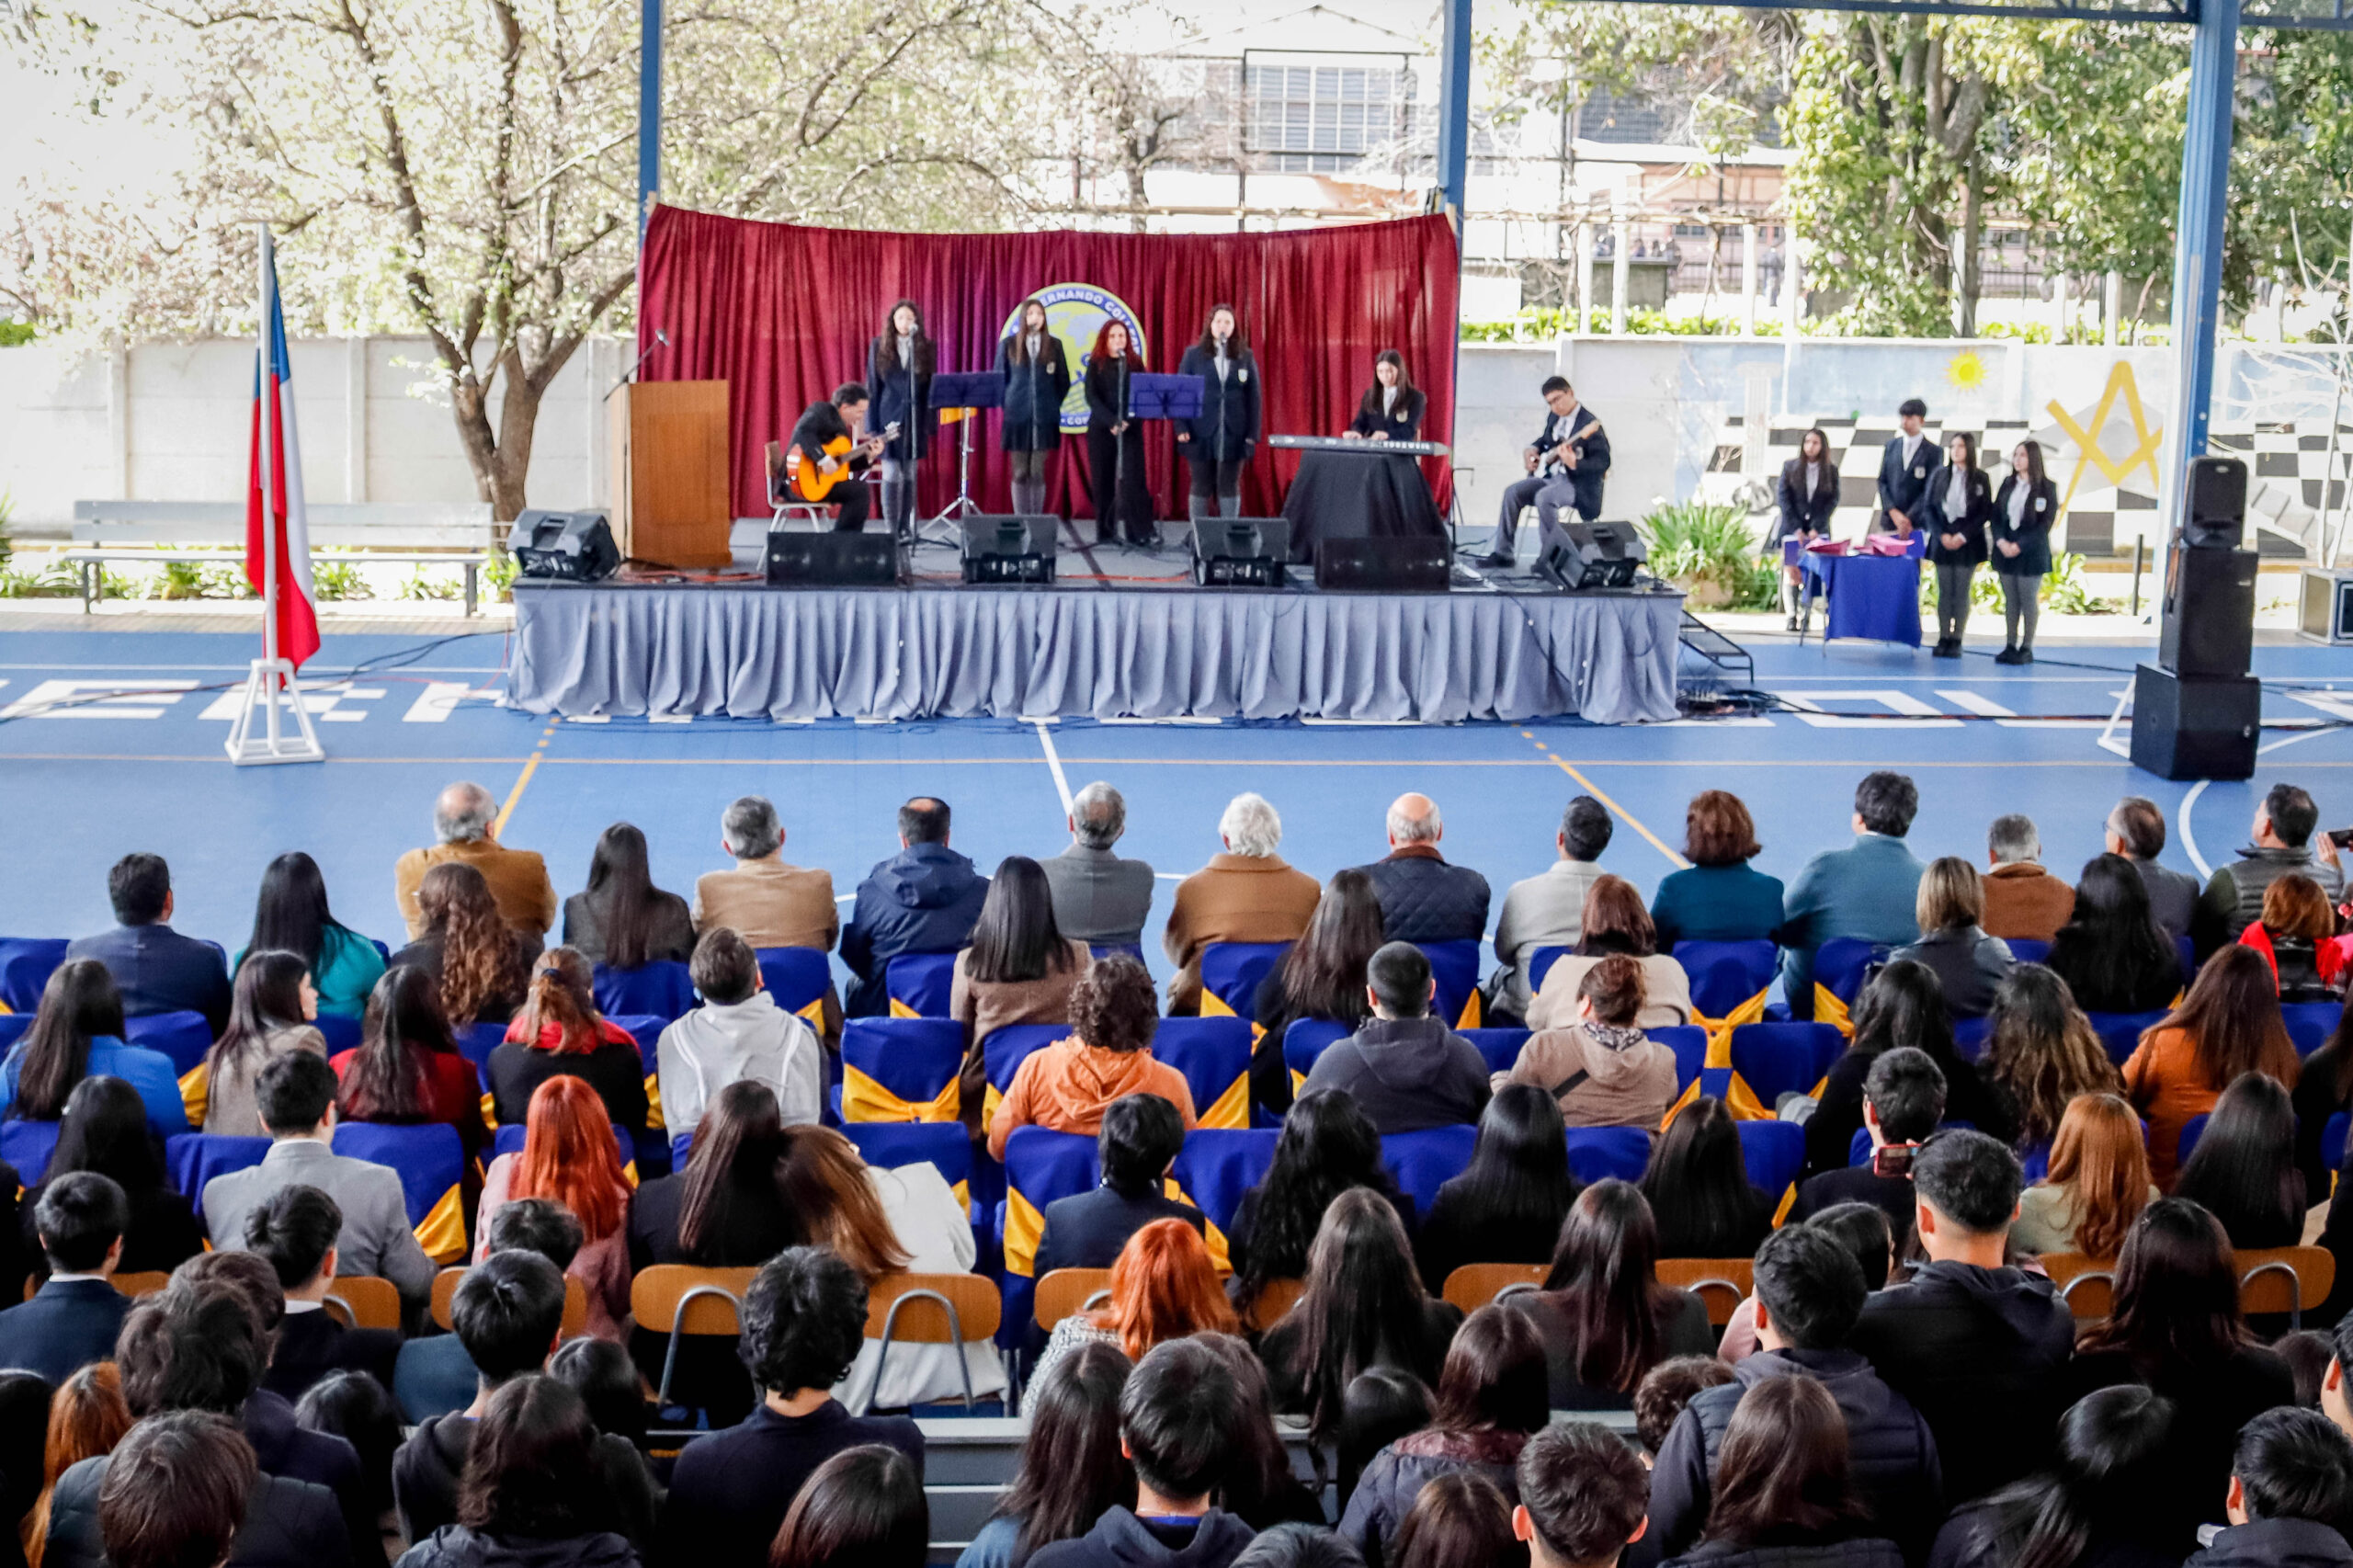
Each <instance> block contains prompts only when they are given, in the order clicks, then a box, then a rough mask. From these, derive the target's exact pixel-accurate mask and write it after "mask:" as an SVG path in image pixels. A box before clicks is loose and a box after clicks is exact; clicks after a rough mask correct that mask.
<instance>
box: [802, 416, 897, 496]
mask: <svg viewBox="0 0 2353 1568" xmlns="http://www.w3.org/2000/svg"><path fill="white" fill-rule="evenodd" d="M898 434H899V427H898V426H896V425H892V426H889V427H888V428H887V429H885V430H883V431H882V433H881V435H878V436H869V437H866V439H864V440H862V441H860V440H854V439H852V438H851V437H847V436H836V437H834V438H833V439H832V440H830V441H828V442H826V443H825V445H824V449H823V450H822V451H820V452H819V453H817V454H816V456H815V457H812V456H811V455H810V454H808V453H806V452H804V451H802V450H801V449H800V448H799V447H797V446H796V447H794V448H793V449H791V450H790V452H787V453H786V454H785V459H784V475H785V484H786V485H787V487H788V488H790V490H791V492H792V493H793V494H795V495H798V496H799V497H801V499H802V500H803V501H823V500H824V499H825V497H827V496H828V495H831V494H833V493H834V487H835V485H837V484H839V483H842V481H844V480H846V479H849V478H852V477H854V476H856V474H857V473H858V469H857V468H856V467H854V466H852V464H851V461H850V455H851V453H853V452H855V451H858V449H864V450H865V453H866V456H867V458H868V459H869V460H871V459H873V458H875V457H877V456H879V455H880V454H881V450H882V449H883V448H884V447H885V446H887V445H889V444H890V443H891V442H892V440H894V439H896V438H897V437H898ZM822 458H831V459H833V460H834V466H833V467H831V468H827V467H825V466H824V464H823V463H822V462H821V461H819V459H822Z"/></svg>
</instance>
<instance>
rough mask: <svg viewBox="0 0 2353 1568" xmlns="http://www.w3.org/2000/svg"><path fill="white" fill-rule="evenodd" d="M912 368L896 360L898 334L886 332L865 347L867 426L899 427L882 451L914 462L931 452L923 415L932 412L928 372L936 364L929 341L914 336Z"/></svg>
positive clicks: (877, 427) (878, 428) (897, 357)
mask: <svg viewBox="0 0 2353 1568" xmlns="http://www.w3.org/2000/svg"><path fill="white" fill-rule="evenodd" d="M913 347H914V349H915V368H914V369H908V368H907V367H906V366H905V365H904V364H902V363H900V361H899V335H898V334H897V333H895V332H886V333H884V334H883V335H881V336H880V337H877V338H876V339H875V340H874V341H873V342H872V343H870V344H868V345H867V347H866V390H867V392H868V394H869V395H870V396H871V397H872V398H873V399H874V406H873V407H872V408H871V409H870V410H869V411H868V413H867V416H866V427H867V428H868V429H870V430H873V431H877V432H880V431H882V430H884V429H887V428H889V427H890V426H892V425H896V426H898V427H899V437H898V439H897V440H895V441H892V443H891V444H890V445H889V446H887V447H885V448H883V449H882V450H883V452H884V454H885V455H887V456H889V457H892V458H894V459H896V460H899V461H900V462H913V461H915V460H916V459H918V458H920V457H922V456H923V455H924V453H925V452H926V451H928V450H930V449H931V442H930V437H929V434H928V432H927V431H926V429H925V424H926V415H927V414H928V413H929V412H930V409H931V373H932V370H933V369H935V368H936V367H937V365H938V354H937V352H936V351H935V350H934V349H933V347H932V344H931V339H930V338H928V337H926V336H925V335H923V334H922V333H920V332H918V333H916V334H915V342H914V345H913Z"/></svg>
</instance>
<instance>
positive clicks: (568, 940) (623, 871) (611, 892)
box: [563, 822, 695, 969]
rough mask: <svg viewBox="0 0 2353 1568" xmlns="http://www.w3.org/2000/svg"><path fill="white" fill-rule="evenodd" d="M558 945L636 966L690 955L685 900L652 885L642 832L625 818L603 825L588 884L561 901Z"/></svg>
mask: <svg viewBox="0 0 2353 1568" xmlns="http://www.w3.org/2000/svg"><path fill="white" fill-rule="evenodd" d="M563 945H564V946H565V947H567V948H577V949H580V952H581V955H582V956H583V957H585V959H587V960H588V961H589V962H590V963H592V964H603V965H605V966H607V967H608V968H610V969H636V968H638V967H639V966H640V965H642V964H648V963H684V962H686V961H687V960H688V959H690V958H692V957H693V956H694V951H695V923H694V917H693V916H692V915H691V914H689V913H688V909H687V901H686V900H685V899H683V898H680V897H679V896H678V895H677V894H676V893H674V892H663V891H662V890H661V889H660V888H657V887H655V886H654V869H653V867H652V866H651V865H650V864H649V863H648V861H647V858H646V852H645V835H644V834H642V833H641V832H640V831H638V829H637V828H635V827H633V826H631V824H628V823H625V822H617V823H615V824H613V825H612V826H610V827H608V828H607V829H606V830H605V832H604V835H603V836H602V837H600V838H598V839H597V853H596V854H595V855H593V856H591V857H590V858H589V860H588V887H587V890H586V891H585V892H576V893H574V894H573V895H572V896H571V897H570V898H567V899H565V900H564V901H563Z"/></svg>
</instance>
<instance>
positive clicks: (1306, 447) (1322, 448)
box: [1267, 436, 1446, 458]
mask: <svg viewBox="0 0 2353 1568" xmlns="http://www.w3.org/2000/svg"><path fill="white" fill-rule="evenodd" d="M1267 445H1268V446H1270V447H1288V448H1290V449H1292V450H1294V451H1302V452H1352V453H1354V454H1356V455H1357V456H1358V457H1365V458H1377V457H1380V456H1382V455H1383V454H1386V455H1388V456H1390V457H1394V458H1442V457H1444V456H1446V443H1445V442H1443V441H1365V440H1358V439H1357V438H1355V437H1343V436H1269V437H1267Z"/></svg>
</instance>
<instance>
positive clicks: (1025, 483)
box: [996, 294, 1070, 517]
mask: <svg viewBox="0 0 2353 1568" xmlns="http://www.w3.org/2000/svg"><path fill="white" fill-rule="evenodd" d="M1013 315H1014V322H1013V330H1012V331H1011V332H1008V333H1006V335H1005V341H1004V342H1002V343H1000V344H998V345H997V346H996V373H997V374H998V375H999V376H1002V377H1003V378H1004V379H1005V412H1004V415H1003V417H1002V418H1001V419H1000V420H999V422H998V425H997V440H998V444H999V445H1000V446H1002V447H1003V448H1004V449H1005V455H1006V461H1008V462H1009V463H1011V464H1012V466H1013V509H1014V511H1015V512H1017V513H1018V514H1021V515H1023V516H1025V517H1037V516H1039V515H1040V513H1042V512H1044V511H1045V509H1046V488H1047V483H1048V482H1047V479H1046V460H1047V459H1048V458H1050V457H1051V456H1053V455H1054V453H1056V452H1058V451H1060V450H1062V446H1063V399H1065V398H1067V397H1068V396H1070V361H1069V359H1068V358H1066V357H1065V356H1064V355H1063V342H1062V339H1061V338H1059V337H1056V336H1055V335H1054V334H1053V329H1052V327H1051V326H1050V325H1049V324H1047V321H1046V306H1045V302H1044V301H1041V300H1040V299H1039V298H1038V297H1037V296H1035V295H1034V294H1033V295H1031V296H1030V297H1029V299H1027V300H1024V301H1021V304H1020V308H1019V309H1017V310H1016V311H1015V312H1013Z"/></svg>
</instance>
